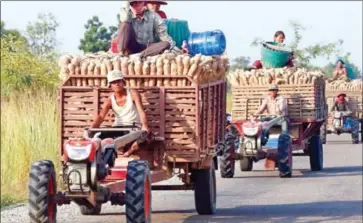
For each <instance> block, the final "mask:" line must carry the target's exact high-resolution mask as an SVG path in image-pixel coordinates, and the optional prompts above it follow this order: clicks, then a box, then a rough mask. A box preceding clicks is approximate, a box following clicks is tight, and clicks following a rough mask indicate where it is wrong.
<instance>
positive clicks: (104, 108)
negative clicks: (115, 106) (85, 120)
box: [91, 97, 112, 128]
mask: <svg viewBox="0 0 363 223" xmlns="http://www.w3.org/2000/svg"><path fill="white" fill-rule="evenodd" d="M111 108H112V103H111V98H110V97H109V98H108V99H107V100H106V102H105V103H104V104H103V106H102V109H101V111H100V113H99V114H98V115H97V116H96V118H95V119H94V120H93V123H92V125H91V128H99V127H100V125H101V124H102V122H103V120H104V119H105V117H106V115H107V113H108V111H109V110H110V109H111Z"/></svg>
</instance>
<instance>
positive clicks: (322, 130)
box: [320, 122, 327, 144]
mask: <svg viewBox="0 0 363 223" xmlns="http://www.w3.org/2000/svg"><path fill="white" fill-rule="evenodd" d="M326 127H327V123H326V122H324V123H323V124H322V125H321V127H320V139H321V143H322V144H326Z"/></svg>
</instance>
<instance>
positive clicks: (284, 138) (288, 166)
mask: <svg viewBox="0 0 363 223" xmlns="http://www.w3.org/2000/svg"><path fill="white" fill-rule="evenodd" d="M277 167H278V169H279V173H280V177H281V178H289V177H291V176H292V145H291V137H290V136H289V135H288V134H281V135H280V136H279V139H278V145H277Z"/></svg>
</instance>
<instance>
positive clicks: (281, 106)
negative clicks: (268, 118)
mask: <svg viewBox="0 0 363 223" xmlns="http://www.w3.org/2000/svg"><path fill="white" fill-rule="evenodd" d="M278 108H279V112H280V115H282V116H287V103H286V100H285V99H284V98H283V97H280V100H279V103H278Z"/></svg>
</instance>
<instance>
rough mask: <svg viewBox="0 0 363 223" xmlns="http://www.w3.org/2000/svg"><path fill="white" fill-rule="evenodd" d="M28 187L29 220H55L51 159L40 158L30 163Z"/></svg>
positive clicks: (55, 206)
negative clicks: (40, 159)
mask: <svg viewBox="0 0 363 223" xmlns="http://www.w3.org/2000/svg"><path fill="white" fill-rule="evenodd" d="M28 189H29V195H28V202H29V217H30V222H31V223H38V222H56V217H57V204H56V202H55V195H56V191H57V181H56V178H55V169H54V165H53V163H52V161H49V160H42V161H38V162H35V163H33V164H32V166H31V167H30V174H29V185H28Z"/></svg>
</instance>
